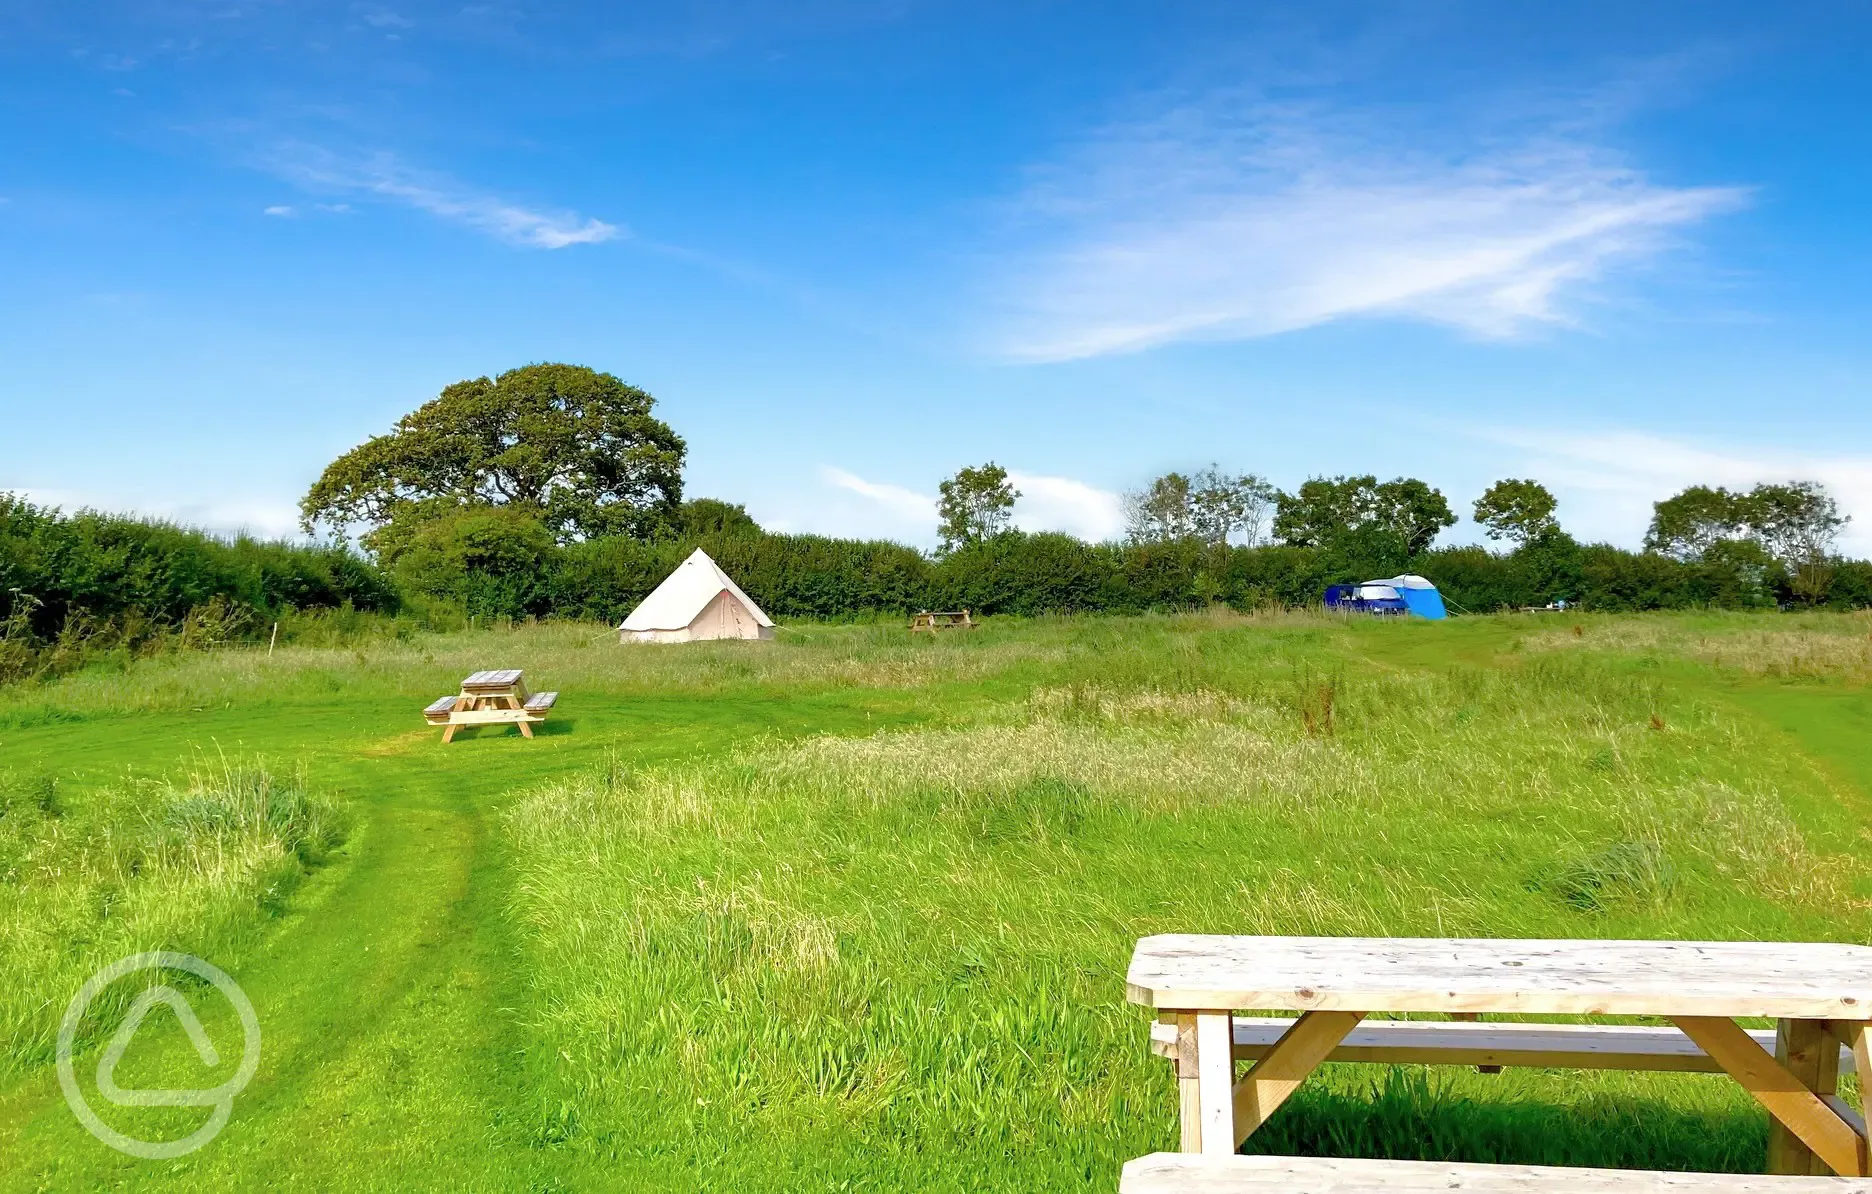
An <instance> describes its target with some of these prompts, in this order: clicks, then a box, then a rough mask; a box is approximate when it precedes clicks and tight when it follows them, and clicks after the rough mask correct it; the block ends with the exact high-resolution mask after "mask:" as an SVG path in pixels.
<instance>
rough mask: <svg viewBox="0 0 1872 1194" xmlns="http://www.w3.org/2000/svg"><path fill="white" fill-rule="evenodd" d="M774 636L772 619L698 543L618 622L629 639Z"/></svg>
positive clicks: (622, 637) (681, 640)
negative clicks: (673, 569) (672, 570)
mask: <svg viewBox="0 0 1872 1194" xmlns="http://www.w3.org/2000/svg"><path fill="white" fill-rule="evenodd" d="M773 636H774V624H773V619H772V618H770V617H768V616H767V615H766V613H764V612H763V611H762V610H761V607H760V606H758V605H755V604H754V599H753V598H752V597H749V596H748V595H747V594H746V593H743V592H742V591H741V586H740V585H737V584H735V582H734V581H732V580H730V579H728V574H727V573H726V572H723V571H722V570H721V569H720V568H719V567H717V566H716V564H715V561H714V560H711V559H709V557H708V553H707V552H705V551H703V550H702V549H701V548H699V547H698V548H696V549H695V551H694V552H693V553H691V554H690V556H689V558H688V559H686V560H684V561H683V562H682V563H681V564H678V565H677V566H676V571H674V572H672V573H670V574H669V575H668V576H667V577H665V578H664V580H663V583H662V584H660V585H658V586H657V587H656V588H655V589H653V590H651V593H650V595H649V596H648V597H645V598H644V599H643V603H642V604H641V605H639V606H638V607H637V608H636V609H634V610H632V611H631V612H630V617H628V618H625V619H624V621H623V623H622V624H621V625H620V626H619V627H618V641H619V642H625V643H691V642H695V641H697V640H699V639H709V638H772V637H773Z"/></svg>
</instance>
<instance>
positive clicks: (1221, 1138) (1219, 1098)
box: [1193, 1011, 1237, 1157]
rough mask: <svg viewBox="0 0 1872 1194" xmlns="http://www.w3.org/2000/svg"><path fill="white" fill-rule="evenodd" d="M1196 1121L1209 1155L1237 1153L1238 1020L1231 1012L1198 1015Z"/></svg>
mask: <svg viewBox="0 0 1872 1194" xmlns="http://www.w3.org/2000/svg"><path fill="white" fill-rule="evenodd" d="M1193 1018H1194V1019H1195V1021H1196V1114H1197V1119H1196V1122H1197V1124H1198V1125H1199V1126H1198V1127H1197V1133H1198V1135H1199V1138H1200V1139H1199V1145H1198V1146H1199V1147H1200V1148H1201V1150H1202V1152H1203V1153H1204V1154H1205V1155H1220V1156H1224V1157H1226V1156H1230V1155H1232V1154H1233V1153H1234V1152H1235V1147H1236V1143H1237V1141H1236V1138H1235V1091H1234V1087H1235V1018H1234V1017H1233V1016H1231V1015H1230V1014H1229V1013H1228V1012H1216V1011H1204V1012H1197V1013H1196V1014H1195V1016H1194V1017H1193Z"/></svg>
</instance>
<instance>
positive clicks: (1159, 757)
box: [0, 615, 1872, 1191]
mask: <svg viewBox="0 0 1872 1194" xmlns="http://www.w3.org/2000/svg"><path fill="white" fill-rule="evenodd" d="M1576 626H1577V631H1576V630H1575V627H1576ZM482 667H524V668H526V669H527V671H528V676H529V680H530V682H531V683H532V684H533V686H534V687H536V688H553V689H557V690H559V691H560V692H561V694H562V696H561V700H560V704H559V706H558V708H557V709H556V710H555V712H554V715H553V718H552V720H551V721H550V722H549V723H548V724H547V726H546V727H544V729H545V732H544V733H542V734H541V735H540V737H539V738H537V739H536V740H534V741H531V742H527V741H522V740H520V739H519V738H518V737H517V736H514V734H513V731H511V730H500V731H491V732H490V731H481V732H479V733H477V734H468V735H465V736H463V737H461V738H458V739H457V741H456V742H455V743H454V744H452V745H450V746H448V747H443V746H441V745H440V743H439V742H438V741H437V739H438V737H439V735H438V733H437V732H436V731H435V730H433V729H430V728H428V727H425V726H424V725H423V724H422V722H421V719H420V717H419V716H418V712H417V711H418V710H419V709H420V708H421V707H422V705H424V704H426V703H427V702H428V701H429V700H431V699H433V698H434V697H436V696H438V695H441V694H443V693H445V692H451V691H453V690H454V686H455V683H456V681H457V680H458V679H459V677H460V676H462V675H463V674H464V673H466V672H468V671H471V670H474V669H476V668H482ZM1868 680H1872V620H1869V619H1867V618H1866V617H1864V616H1848V615H1837V616H1828V615H1801V616H1793V615H1786V616H1743V615H1735V616H1717V615H1709V616H1656V617H1631V618H1611V617H1604V618H1600V617H1581V618H1572V617H1569V618H1567V619H1565V620H1563V621H1553V620H1534V619H1527V618H1522V619H1495V618H1470V619H1459V620H1455V621H1452V622H1449V623H1445V624H1422V623H1412V624H1377V623H1351V624H1348V623H1344V622H1340V621H1336V620H1328V619H1324V618H1317V617H1309V616H1304V615H1287V616H1270V617H1265V618H1241V617H1235V616H1216V617H1206V616H1192V617H1185V618H1148V619H1095V620H1058V621H1036V622H1017V621H1004V622H997V623H994V624H991V625H990V626H988V627H987V628H985V629H983V630H980V631H978V632H976V633H974V634H973V635H972V636H969V637H960V636H954V637H947V638H942V639H938V640H931V639H929V638H927V637H923V636H918V637H917V638H915V639H912V638H911V637H910V636H907V635H906V634H905V633H904V632H903V630H902V629H901V628H899V627H896V626H890V627H863V626H859V627H811V626H809V627H804V628H799V629H793V630H785V631H783V632H782V635H781V638H780V640H779V641H778V642H775V643H769V644H740V643H737V644H710V645H690V646H681V647H660V648H657V647H637V648H621V647H619V646H617V645H616V644H615V643H614V642H612V641H609V636H608V635H605V634H603V633H601V630H600V628H596V627H590V626H564V625H560V626H545V627H529V628H522V629H518V630H513V631H499V632H481V633H474V634H470V633H462V634H455V635H449V636H442V637H429V638H424V637H415V638H406V639H385V640H382V641H379V642H374V643H370V644H367V645H364V646H361V647H355V648H352V647H345V648H329V649H311V648H293V649H288V650H282V651H280V652H279V653H278V654H276V655H273V656H272V657H270V658H269V657H267V656H266V655H264V654H262V653H254V652H241V653H227V654H217V655H184V656H176V657H173V658H167V659H161V660H154V661H148V662H145V663H141V664H138V665H136V666H134V667H133V668H131V669H130V670H128V671H118V672H90V673H83V674H79V675H75V676H71V677H67V678H66V679H65V680H63V681H61V682H58V683H56V684H53V685H50V686H47V687H43V688H29V689H13V690H8V691H6V692H4V694H0V695H4V697H5V706H4V710H3V711H0V776H4V778H3V779H0V807H4V810H5V811H4V813H3V814H0V963H4V967H5V970H6V973H7V974H8V975H9V982H10V983H11V984H12V986H11V989H9V990H7V991H5V992H0V1015H3V1016H4V1017H5V1020H4V1022H0V1042H4V1044H5V1052H4V1053H0V1158H4V1162H3V1163H0V1188H6V1189H15V1188H17V1189H33V1190H39V1189H94V1188H100V1187H111V1188H142V1187H170V1186H174V1187H183V1186H186V1187H189V1188H227V1187H254V1186H260V1185H266V1186H268V1187H271V1188H280V1189H308V1190H350V1189H383V1190H391V1189H395V1190H403V1189H450V1190H458V1189H472V1190H478V1189H487V1190H514V1189H535V1190H561V1189H564V1190H575V1189H576V1190H584V1189H594V1190H596V1189H628V1190H634V1189H644V1190H677V1191H682V1190H724V1191H726V1190H734V1191H747V1190H754V1191H758V1190H873V1189H875V1190H897V1189H909V1188H915V1189H918V1190H1079V1189H1110V1188H1111V1187H1112V1185H1113V1183H1114V1181H1115V1177H1116V1173H1117V1170H1118V1167H1119V1165H1120V1164H1121V1163H1122V1162H1123V1160H1125V1159H1126V1158H1128V1157H1131V1156H1135V1155H1138V1154H1141V1153H1144V1152H1148V1151H1153V1150H1156V1149H1160V1148H1165V1147H1170V1146H1173V1144H1174V1141H1175V1136H1176V1133H1175V1126H1174V1120H1173V1111H1174V1106H1173V1104H1174V1092H1173V1083H1172V1081H1171V1077H1170V1073H1169V1070H1168V1068H1167V1066H1165V1064H1164V1063H1162V1062H1161V1061H1159V1060H1157V1059H1155V1058H1153V1057H1151V1056H1150V1054H1149V1051H1148V1049H1147V1047H1146V1026H1147V1016H1146V1013H1145V1012H1144V1011H1143V1010H1142V1009H1138V1008H1135V1007H1132V1006H1129V1005H1127V1004H1126V1003H1125V1002H1124V997H1123V982H1122V977H1123V972H1124V968H1125V964H1126V961H1127V960H1128V957H1129V953H1130V949H1131V946H1132V945H1133V944H1134V943H1135V941H1136V939H1137V938H1138V937H1139V936H1140V935H1143V934H1147V933H1155V932H1165V931H1196V932H1203V931H1207V932H1244V933H1245V932H1255V933H1372V934H1396V935H1409V934H1439V933H1441V934H1452V935H1454V934H1465V935H1467V934H1474V935H1493V936H1537V935H1538V936H1573V937H1582V936H1614V937H1715V938H1770V939H1812V940H1838V941H1853V942H1862V943H1865V942H1872V917H1869V916H1868V909H1869V906H1872V859H1869V857H1868V856H1869V854H1872V851H1868V845H1869V844H1872V747H1869V746H1868V743H1869V742H1872V697H1869V696H1868V690H1867V687H1866V686H1867V683H1868ZM153 948H170V949H176V950H182V951H186V952H192V953H196V954H199V955H201V956H203V957H205V958H207V959H208V960H209V961H211V962H214V963H215V964H217V965H219V966H221V967H222V968H223V969H225V970H227V971H228V972H229V973H231V974H232V975H234V977H235V978H237V979H238V980H239V982H240V983H241V985H242V986H243V988H244V989H245V990H246V991H247V993H248V995H249V996H250V997H251V998H252V1000H253V1002H254V1004H255V1006H256V1009H257V1011H258V1015H259V1019H260V1022H261V1026H262V1030H263V1034H264V1046H263V1053H262V1061H261V1065H260V1069H259V1072H258V1075H257V1077H256V1078H255V1079H254V1081H253V1083H252V1085H251V1086H250V1087H249V1088H248V1089H247V1090H246V1092H245V1093H244V1094H243V1095H241V1096H240V1098H239V1100H238V1101H237V1102H236V1104H235V1108H234V1113H233V1118H232V1120H231V1122H230V1123H229V1125H228V1127H227V1128H226V1130H225V1131H224V1132H223V1133H222V1134H221V1135H220V1137H219V1138H218V1139H216V1140H215V1141H214V1142H213V1143H212V1144H210V1145H209V1146H208V1147H207V1148H205V1149H203V1150H202V1151H200V1152H197V1153H194V1154H192V1155H190V1156H188V1157H185V1158H182V1159H179V1160H174V1161H144V1160H136V1159H132V1158H129V1157H126V1156H123V1155H121V1154H118V1153H116V1152H113V1151H111V1150H109V1149H107V1148H105V1147H104V1146H103V1145H101V1144H99V1143H97V1142H96V1141H94V1140H93V1139H92V1138H91V1137H90V1136H89V1135H87V1134H86V1132H85V1130H84V1129H83V1128H82V1127H81V1126H80V1124H79V1123H78V1122H77V1120H76V1119H75V1118H74V1116H73V1115H72V1114H71V1112H70V1111H69V1110H68V1109H67V1107H66V1105H65V1103H64V1101H63V1099H62V1097H61V1095H60V1092H59V1087H58V1082H57V1079H56V1077H55V1075H54V1072H53V1067H52V1065H51V1064H50V1057H51V1050H52V1045H51V1042H52V1040H53V1037H54V1034H55V1033H56V1031H57V1026H58V1021H59V1017H60V1016H61V1014H62V1013H63V1010H64V1007H65V1004H66V1001H67V1000H69V999H70V997H71V994H72V993H73V992H74V991H75V990H76V988H77V986H78V984H79V983H80V982H82V981H83V979H84V978H85V977H86V976H87V975H88V974H90V973H91V972H93V971H94V970H95V969H97V968H98V967H99V966H101V965H103V964H104V963H107V962H110V961H112V960H114V959H116V958H118V957H120V956H123V955H124V954H127V953H130V952H133V951H135V950H139V949H153ZM123 1002H124V999H123V998H122V997H119V998H118V999H117V1001H116V1002H115V1003H109V1004H104V1005H101V1006H100V1011H99V1015H98V1016H96V1017H93V1019H92V1020H91V1021H89V1022H88V1023H87V1026H86V1032H85V1034H84V1035H83V1036H82V1037H81V1040H83V1041H84V1042H86V1046H87V1048H88V1050H89V1052H87V1053H86V1054H85V1055H84V1056H83V1057H82V1058H81V1063H80V1065H79V1067H78V1069H79V1072H80V1074H81V1075H85V1074H88V1073H89V1071H90V1070H92V1069H94V1068H95V1065H96V1062H95V1060H92V1059H94V1058H95V1057H96V1056H97V1053H98V1051H99V1050H100V1049H101V1047H102V1044H103V1041H104V1039H105V1038H106V1037H107V1036H108V1035H109V1032H110V1031H111V1028H112V1027H113V1021H111V1020H110V1019H109V1018H108V1016H109V1013H110V1011H111V1010H112V1009H120V1008H121V1007H122V1005H123ZM194 1002H195V1004H196V1006H197V1009H198V1010H199V1011H201V1012H203V1013H204V1019H205V1023H206V1026H207V1029H208V1032H209V1034H210V1036H211V1037H212V1038H213V1039H215V1040H216V1041H222V1040H224V1039H225V1040H228V1041H233V1040H236V1039H237V1036H236V1035H235V1034H237V1032H238V1029H237V1027H236V1026H235V1024H234V1021H233V1019H232V1016H231V1014H227V1013H226V1009H225V1008H224V1007H223V1006H222V1004H221V1002H220V1001H219V1000H215V999H212V998H205V999H199V1000H195V1001H194ZM236 1060H237V1058H231V1057H228V1056H225V1055H224V1056H223V1058H222V1061H221V1065H220V1068H219V1070H218V1071H214V1073H218V1074H219V1075H220V1076H222V1077H225V1073H223V1072H222V1071H231V1069H232V1067H233V1064H234V1062H235V1061H236ZM87 1080H88V1079H87ZM214 1080H215V1078H214V1076H213V1075H212V1074H209V1073H208V1072H207V1071H204V1068H203V1066H202V1063H201V1062H200V1060H199V1059H198V1058H197V1056H196V1054H195V1052H194V1050H193V1049H192V1048H191V1047H190V1046H189V1045H188V1044H187V1043H186V1040H185V1038H184V1037H183V1034H182V1032H181V1031H180V1028H179V1027H178V1026H177V1024H176V1022H175V1021H174V1019H173V1017H170V1018H168V1019H166V1020H165V1019H163V1018H162V1016H161V1015H159V1014H153V1015H152V1018H151V1020H150V1021H149V1027H148V1028H147V1029H146V1030H145V1031H144V1032H142V1033H140V1034H139V1035H138V1036H137V1038H136V1042H135V1044H134V1046H133V1048H132V1050H131V1052H130V1053H129V1054H128V1055H127V1056H126V1058H125V1061H124V1064H123V1067H122V1068H121V1069H120V1071H119V1081H120V1083H122V1084H123V1085H125V1086H146V1087H155V1086H181V1087H198V1086H208V1085H212V1084H213V1081H214ZM107 1110H108V1114H107V1118H109V1119H110V1122H112V1123H113V1124H115V1125H116V1126H118V1127H120V1128H121V1129H123V1130H125V1131H129V1132H132V1133H133V1134H140V1135H143V1136H145V1137H146V1138H174V1137H179V1136H182V1135H184V1134H186V1133H187V1132H188V1131H190V1130H192V1129H193V1127H195V1126H196V1125H197V1124H199V1123H200V1122H201V1121H202V1119H203V1118H205V1115H206V1113H205V1112H204V1111H203V1110H201V1109H198V1108H182V1109H178V1108H108V1109H107ZM1765 1123H1766V1120H1765V1118H1764V1117H1763V1115H1762V1114H1760V1113H1759V1112H1758V1111H1757V1110H1756V1109H1755V1108H1754V1107H1753V1106H1752V1105H1751V1104H1750V1103H1749V1102H1748V1100H1747V1099H1746V1097H1745V1096H1743V1095H1742V1094H1741V1093H1740V1092H1739V1090H1738V1089H1737V1088H1735V1087H1734V1086H1733V1085H1732V1084H1730V1083H1729V1082H1727V1081H1726V1080H1724V1079H1720V1078H1716V1077H1710V1076H1678V1075H1618V1074H1598V1075H1594V1074H1583V1073H1556V1072H1511V1073H1508V1074H1504V1075H1497V1076H1489V1075H1479V1074H1475V1073H1473V1072H1468V1071H1442V1070H1439V1071H1425V1070H1415V1069H1398V1070H1395V1071H1380V1070H1375V1069H1371V1068H1366V1067H1328V1068H1327V1070H1326V1072H1325V1073H1324V1074H1323V1075H1322V1077H1321V1078H1320V1079H1319V1080H1317V1081H1316V1082H1314V1083H1312V1084H1310V1085H1309V1086H1308V1087H1306V1088H1304V1089H1303V1090H1302V1091H1301V1093H1300V1094H1299V1095H1297V1096H1296V1097H1295V1099H1294V1100H1293V1101H1292V1102H1291V1103H1290V1104H1289V1105H1288V1106H1287V1107H1286V1108H1284V1109H1283V1110H1282V1112H1281V1113H1280V1114H1279V1116H1278V1117H1277V1118H1276V1119H1275V1121H1274V1122H1273V1123H1271V1124H1270V1125H1269V1127H1268V1129H1267V1130H1266V1131H1264V1132H1263V1133H1261V1134H1259V1135H1257V1136H1256V1137H1255V1139H1254V1142H1253V1143H1254V1146H1255V1147H1259V1148H1266V1149H1270V1150H1274V1151H1286V1150H1304V1151H1311V1152H1338V1153H1348V1154H1365V1155H1395V1156H1425V1157H1447V1158H1460V1159H1468V1160H1496V1159H1512V1160H1524V1161H1548V1162H1554V1163H1574V1164H1588V1163H1591V1164H1605V1165H1637V1166H1647V1167H1657V1168H1679V1169H1739V1170H1749V1169H1759V1168H1760V1166H1761V1165H1762V1149H1763V1136H1764V1132H1765Z"/></svg>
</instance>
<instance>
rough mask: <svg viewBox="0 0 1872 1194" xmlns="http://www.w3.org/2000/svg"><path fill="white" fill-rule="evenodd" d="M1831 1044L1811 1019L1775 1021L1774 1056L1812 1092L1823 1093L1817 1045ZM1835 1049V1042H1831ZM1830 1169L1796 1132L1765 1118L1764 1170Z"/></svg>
mask: <svg viewBox="0 0 1872 1194" xmlns="http://www.w3.org/2000/svg"><path fill="white" fill-rule="evenodd" d="M1827 1044H1832V1039H1831V1038H1830V1037H1828V1036H1827V1034H1826V1031H1825V1030H1824V1029H1823V1028H1822V1027H1821V1026H1820V1025H1819V1024H1818V1023H1816V1022H1815V1021H1813V1020H1781V1021H1778V1022H1777V1023H1776V1024H1775V1060H1776V1061H1778V1062H1780V1063H1781V1064H1782V1065H1784V1066H1786V1067H1787V1071H1788V1073H1790V1074H1792V1075H1794V1076H1795V1077H1796V1078H1798V1079H1800V1083H1801V1085H1802V1086H1805V1087H1806V1088H1807V1089H1808V1090H1811V1091H1813V1092H1814V1093H1815V1094H1827V1093H1830V1092H1828V1091H1823V1090H1821V1089H1820V1054H1821V1052H1822V1049H1821V1046H1822V1045H1827ZM1834 1048H1835V1051H1836V1052H1837V1049H1838V1046H1834ZM1815 1166H1819V1167H1820V1168H1819V1172H1824V1173H1831V1172H1832V1170H1831V1169H1828V1168H1826V1167H1825V1166H1824V1165H1823V1164H1822V1163H1821V1161H1820V1158H1819V1157H1817V1156H1815V1155H1814V1151H1813V1150H1812V1149H1811V1148H1808V1147H1807V1146H1806V1145H1805V1144H1802V1143H1801V1139H1800V1137H1799V1136H1796V1135H1795V1134H1794V1133H1793V1132H1791V1131H1789V1130H1788V1126H1787V1125H1786V1124H1784V1123H1782V1122H1781V1121H1780V1120H1778V1119H1770V1120H1769V1121H1768V1172H1769V1173H1800V1174H1809V1173H1814V1172H1816V1169H1815Z"/></svg>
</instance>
